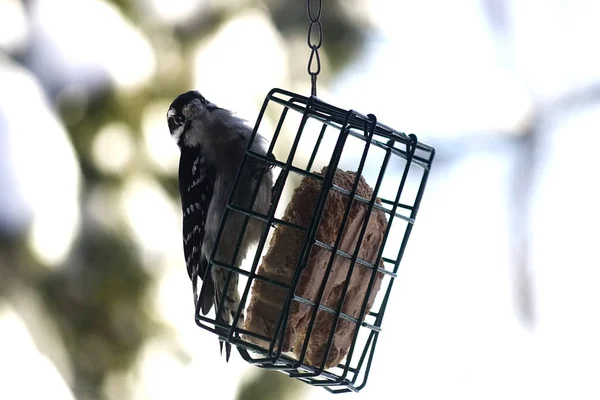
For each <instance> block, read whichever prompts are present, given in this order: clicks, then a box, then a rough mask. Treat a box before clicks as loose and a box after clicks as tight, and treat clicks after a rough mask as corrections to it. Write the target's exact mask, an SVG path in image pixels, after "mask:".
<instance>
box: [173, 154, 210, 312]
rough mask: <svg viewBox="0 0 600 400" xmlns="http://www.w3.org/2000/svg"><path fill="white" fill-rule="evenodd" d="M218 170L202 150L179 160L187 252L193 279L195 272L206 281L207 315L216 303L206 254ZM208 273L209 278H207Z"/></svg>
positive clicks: (187, 261) (204, 307)
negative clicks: (214, 168)
mask: <svg viewBox="0 0 600 400" xmlns="http://www.w3.org/2000/svg"><path fill="white" fill-rule="evenodd" d="M214 182H215V171H214V170H213V169H211V168H209V167H207V166H206V165H205V164H204V163H203V162H202V155H201V153H200V151H196V152H191V151H188V152H184V153H182V155H181V159H180V163H179V192H180V195H181V199H182V204H181V206H182V210H183V253H184V256H185V264H186V267H187V271H188V275H189V277H190V279H193V274H194V271H198V276H199V277H200V279H202V280H203V282H202V289H201V293H202V298H200V299H199V301H200V302H201V303H202V313H203V314H207V313H208V312H209V311H210V309H211V307H212V304H213V297H214V285H213V282H212V278H211V275H210V274H206V269H207V264H208V260H207V259H206V257H204V255H203V254H202V243H203V241H204V233H205V224H206V217H207V212H208V206H209V204H210V201H211V199H212V195H213V189H214ZM205 275H206V279H205Z"/></svg>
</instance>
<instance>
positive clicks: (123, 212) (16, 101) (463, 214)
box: [0, 0, 600, 400]
mask: <svg viewBox="0 0 600 400" xmlns="http://www.w3.org/2000/svg"><path fill="white" fill-rule="evenodd" d="M324 3H325V4H324V11H323V26H324V48H323V49H322V51H321V58H322V62H323V70H322V73H321V75H320V78H319V97H320V98H321V99H323V100H325V101H327V102H329V103H332V104H335V105H337V106H339V107H342V108H352V109H356V110H358V111H361V112H362V113H364V114H366V113H374V114H376V115H377V117H378V119H379V120H380V121H382V122H383V123H385V124H386V125H389V126H392V127H394V128H396V129H398V130H401V131H404V132H414V133H416V134H417V135H418V136H419V139H420V140H421V141H424V142H426V143H428V144H431V145H434V146H435V147H436V149H437V156H436V160H435V162H434V166H433V169H432V173H431V176H430V180H429V184H428V187H427V190H426V192H425V196H424V200H423V202H422V204H421V210H420V213H419V215H418V218H417V223H416V225H415V229H414V230H413V234H412V236H411V240H410V242H409V245H408V248H407V252H406V254H405V257H404V260H403V263H402V265H401V268H400V274H399V279H398V281H397V283H396V284H395V286H394V287H395V290H394V292H393V293H392V297H391V302H390V304H389V306H388V311H387V313H386V319H385V320H384V323H383V333H382V334H381V335H380V339H379V342H378V349H377V350H378V351H376V353H375V358H374V363H373V368H372V370H371V375H370V378H369V384H368V385H367V387H366V388H365V389H364V390H363V391H362V392H361V393H360V394H359V395H358V396H359V398H378V399H388V398H389V399H391V398H394V399H396V398H407V399H437V398H460V399H481V398H485V399H505V398H512V399H529V398H577V399H597V398H600V386H599V385H598V377H599V376H600V363H599V361H598V360H600V341H599V340H598V338H600V312H599V310H598V309H599V306H600V290H599V287H600V256H599V255H598V251H597V249H596V248H595V246H596V243H595V242H596V240H597V239H598V237H599V228H598V226H600V225H599V224H600V210H599V208H598V207H597V204H599V203H600V194H599V192H598V190H597V187H598V183H597V182H598V172H599V171H600V168H599V167H598V166H597V165H596V164H597V151H598V148H600V139H599V136H600V52H598V51H597V48H598V38H600V24H598V21H600V3H599V2H595V1H593V0H573V1H570V2H566V1H559V0H546V1H529V2H523V1H517V0H463V1H454V2H448V1H443V0H424V1H419V2H416V1H390V0H387V1H386V0H324ZM305 7H306V4H305V2H304V1H301V0H298V1H292V0H287V1H286V0H262V1H260V0H178V1H174V0H0V398H1V399H30V398H39V397H41V396H44V397H46V398H52V399H81V400H92V399H106V400H117V399H135V400H137V399H140V400H141V399H152V400H159V399H172V398H215V399H284V398H285V399H293V398H302V399H324V398H331V395H329V394H328V393H327V392H325V391H324V390H322V389H317V388H312V387H309V386H307V385H304V384H301V383H298V382H296V381H295V380H291V379H289V378H287V377H286V376H284V375H283V374H279V373H268V372H263V371H261V370H258V369H256V368H251V367H249V366H247V365H246V364H245V363H244V362H243V361H242V360H241V359H240V358H239V357H237V354H234V356H233V357H232V360H231V362H230V363H229V364H226V363H225V361H224V359H222V358H220V357H219V354H218V346H217V343H216V339H215V338H214V337H213V336H212V335H210V334H209V333H207V332H205V331H203V330H201V329H199V328H198V327H197V326H196V325H195V323H194V319H193V302H192V296H191V290H190V284H189V280H188V277H187V274H186V273H185V267H184V262H183V261H184V260H183V253H182V245H181V228H180V220H181V215H180V211H179V199H178V193H177V180H176V171H177V163H178V154H179V153H178V149H177V147H176V146H175V144H174V143H173V142H172V140H171V138H170V136H169V132H168V128H167V125H166V121H165V113H166V111H167V108H168V105H169V104H170V102H171V101H172V99H173V98H174V97H175V96H176V95H177V94H179V93H181V92H183V91H186V90H189V89H191V88H195V89H199V90H200V91H201V92H202V93H203V94H204V95H205V96H206V97H207V98H208V99H210V100H211V101H213V102H215V103H217V104H218V105H221V106H223V107H226V108H230V109H233V110H236V111H237V112H238V114H239V115H240V116H242V117H244V118H246V119H247V120H248V121H250V123H251V124H253V123H254V121H255V118H256V115H257V113H258V109H259V107H260V104H261V102H262V100H263V98H264V96H265V95H266V93H267V92H268V91H269V90H270V89H271V88H272V87H282V88H285V89H288V90H292V91H297V92H299V93H302V94H309V93H310V87H309V83H310V81H309V78H308V75H307V74H306V63H307V60H308V55H309V49H308V47H307V45H306V32H307V28H308V21H307V17H306V9H305ZM347 396H348V398H349V397H353V396H356V395H347Z"/></svg>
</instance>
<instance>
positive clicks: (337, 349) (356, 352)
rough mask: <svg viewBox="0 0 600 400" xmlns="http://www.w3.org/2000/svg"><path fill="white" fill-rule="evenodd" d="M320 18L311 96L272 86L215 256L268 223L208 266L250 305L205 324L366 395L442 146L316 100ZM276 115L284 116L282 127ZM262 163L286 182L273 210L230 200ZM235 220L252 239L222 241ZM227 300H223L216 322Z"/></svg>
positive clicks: (241, 347)
mask: <svg viewBox="0 0 600 400" xmlns="http://www.w3.org/2000/svg"><path fill="white" fill-rule="evenodd" d="M321 11H322V4H321V0H318V8H314V7H311V1H310V0H308V17H309V20H310V27H309V30H308V45H309V48H310V49H311V54H310V57H309V62H308V73H309V75H310V77H311V83H312V85H311V86H312V88H311V89H312V90H311V96H310V97H305V96H301V95H299V94H295V93H292V92H289V91H285V90H281V89H273V90H271V92H269V94H268V95H267V97H266V98H265V101H264V103H263V105H262V108H261V110H260V113H259V115H258V118H257V121H256V124H255V126H254V130H253V132H252V136H251V138H250V142H249V144H248V147H247V149H246V153H245V155H244V157H243V160H242V163H241V165H240V167H239V170H238V173H237V176H236V179H235V181H234V183H233V188H232V192H231V195H230V198H229V202H228V204H227V208H226V210H225V213H224V215H223V218H222V220H221V225H220V228H219V232H218V234H217V239H216V242H215V245H214V249H216V248H218V246H219V243H221V241H223V240H228V241H230V240H235V239H237V248H238V249H239V247H240V244H241V242H242V239H243V235H244V231H245V229H246V228H247V227H248V222H250V220H252V219H254V220H257V221H261V222H260V223H259V224H258V226H262V227H263V228H264V229H263V231H262V236H261V238H260V241H259V243H258V245H257V246H256V249H255V251H254V254H252V251H250V254H247V255H246V258H245V263H243V264H242V266H241V267H239V268H238V267H236V266H235V265H233V260H229V261H227V262H224V261H223V260H216V259H215V250H214V249H213V254H212V256H211V257H210V260H209V264H210V267H209V268H224V269H226V270H228V271H229V274H228V279H227V280H226V283H225V288H224V289H223V293H227V292H228V285H229V284H231V282H232V281H236V280H235V279H232V278H233V277H234V275H237V278H238V279H237V281H238V288H237V289H238V291H239V293H240V294H241V296H240V298H241V301H240V305H239V307H238V308H237V310H236V312H235V316H234V317H233V320H232V321H223V320H222V318H219V319H217V317H215V318H211V317H209V316H206V315H201V314H202V313H201V305H200V304H199V303H198V304H197V305H196V315H195V317H196V323H197V324H198V325H199V326H200V327H202V328H204V329H206V330H208V331H211V332H213V333H214V334H216V335H218V336H219V339H220V340H222V341H225V342H227V343H229V344H231V345H232V346H236V347H237V349H238V351H239V353H240V355H241V356H242V357H243V358H244V359H245V360H246V361H247V362H249V363H250V364H254V365H255V366H257V367H260V368H265V369H270V370H276V371H281V372H284V373H286V374H287V375H289V376H290V377H292V378H297V379H299V380H301V381H303V382H306V383H309V384H311V385H315V386H323V387H324V388H325V389H327V390H328V391H330V392H332V393H345V392H352V391H354V392H358V391H359V390H361V389H362V388H363V387H364V386H365V384H366V382H367V378H368V376H369V370H370V368H371V363H372V362H373V356H374V352H375V346H376V345H377V339H378V337H379V335H380V334H381V333H382V328H381V327H382V322H383V316H384V314H385V311H386V308H387V305H388V300H389V297H390V293H391V290H392V286H393V283H394V280H395V279H396V277H397V272H398V269H399V267H400V262H401V260H402V257H403V255H404V251H405V249H406V245H407V243H408V238H409V236H410V233H411V230H412V227H413V224H414V222H415V218H416V216H417V211H418V210H419V204H420V203H421V198H422V197H423V191H424V190H425V185H426V183H427V177H428V175H429V170H430V168H431V163H432V161H433V157H434V154H435V150H434V149H433V148H432V147H430V146H428V145H426V144H423V143H421V142H419V141H418V140H417V137H416V136H415V135H412V134H411V135H406V134H404V133H401V132H399V131H396V130H394V129H392V128H389V127H387V126H385V125H383V124H381V123H379V122H378V121H377V118H376V117H375V116H374V115H372V114H369V115H363V114H361V113H359V112H356V111H353V110H344V109H341V108H338V107H335V106H333V105H330V104H327V103H325V102H323V101H322V100H320V99H319V98H318V97H317V95H316V81H317V75H318V74H319V72H320V70H321V65H320V58H319V48H320V47H321V45H322V42H323V29H322V26H321V22H320V17H321ZM269 117H272V118H273V119H274V120H276V121H277V124H276V125H275V126H273V127H272V128H270V127H269V126H268V125H269V124H268V122H267V121H268V119H269ZM258 132H260V134H261V135H262V136H264V137H266V138H267V139H270V144H269V148H268V151H267V156H265V155H262V154H258V153H256V152H254V151H252V150H251V145H252V142H253V141H254V140H255V139H256V134H257V133H258ZM269 134H271V135H270V136H269ZM257 160H262V162H263V163H268V164H269V165H271V166H272V168H273V173H274V175H275V176H277V182H276V183H275V186H274V188H273V199H272V204H271V207H270V209H269V212H268V214H266V215H265V214H261V213H258V212H256V211H255V210H253V207H252V206H247V207H240V206H239V205H236V204H234V203H233V201H232V199H233V198H234V196H233V194H234V193H235V192H236V188H237V186H238V183H239V180H240V177H241V176H242V174H241V171H243V170H244V169H245V168H248V164H249V163H250V165H252V164H254V165H257ZM260 162H261V161H259V163H260ZM263 178H264V176H263V177H260V179H263ZM258 187H259V185H256V188H257V190H256V191H255V193H252V194H251V199H250V204H254V201H255V199H256V196H257V194H258ZM290 189H294V190H293V196H292V197H291V199H286V198H285V196H283V194H284V193H289V192H292V190H290ZM232 213H241V214H243V215H244V228H243V229H242V231H243V232H240V235H239V236H238V238H223V237H222V236H223V227H224V226H225V223H226V220H227V218H228V217H229V216H231V215H232ZM253 222H256V221H253ZM256 225H257V224H256V223H253V224H252V226H256ZM233 258H234V259H236V258H237V252H236V254H234V256H233ZM196 273H197V272H196ZM197 279H198V276H197V275H195V276H193V280H194V287H196V285H197ZM224 301H225V295H223V296H221V299H218V305H215V308H217V310H215V315H221V310H222V307H223V303H224Z"/></svg>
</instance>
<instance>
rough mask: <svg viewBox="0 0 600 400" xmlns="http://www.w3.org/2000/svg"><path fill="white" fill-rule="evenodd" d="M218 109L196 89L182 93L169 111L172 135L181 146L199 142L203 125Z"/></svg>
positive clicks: (168, 120) (168, 117)
mask: <svg viewBox="0 0 600 400" xmlns="http://www.w3.org/2000/svg"><path fill="white" fill-rule="evenodd" d="M218 109H219V107H217V106H216V105H214V104H213V103H211V102H209V101H208V100H206V99H205V98H204V96H202V95H201V94H200V93H199V92H198V91H196V90H190V91H189V92H185V93H183V94H180V95H179V96H177V98H176V99H175V100H173V102H172V103H171V106H170V107H169V111H168V112H167V122H168V124H169V130H170V131H171V137H173V139H175V141H176V142H177V144H179V146H183V145H191V146H193V145H194V144H195V143H196V144H197V143H198V142H199V140H200V135H201V132H202V128H203V126H205V125H207V123H208V122H209V121H210V120H211V113H212V112H214V111H215V110H218Z"/></svg>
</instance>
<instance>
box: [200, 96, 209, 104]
mask: <svg viewBox="0 0 600 400" xmlns="http://www.w3.org/2000/svg"><path fill="white" fill-rule="evenodd" d="M200 103H202V104H203V105H206V103H207V101H206V99H205V98H204V97H200Z"/></svg>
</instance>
